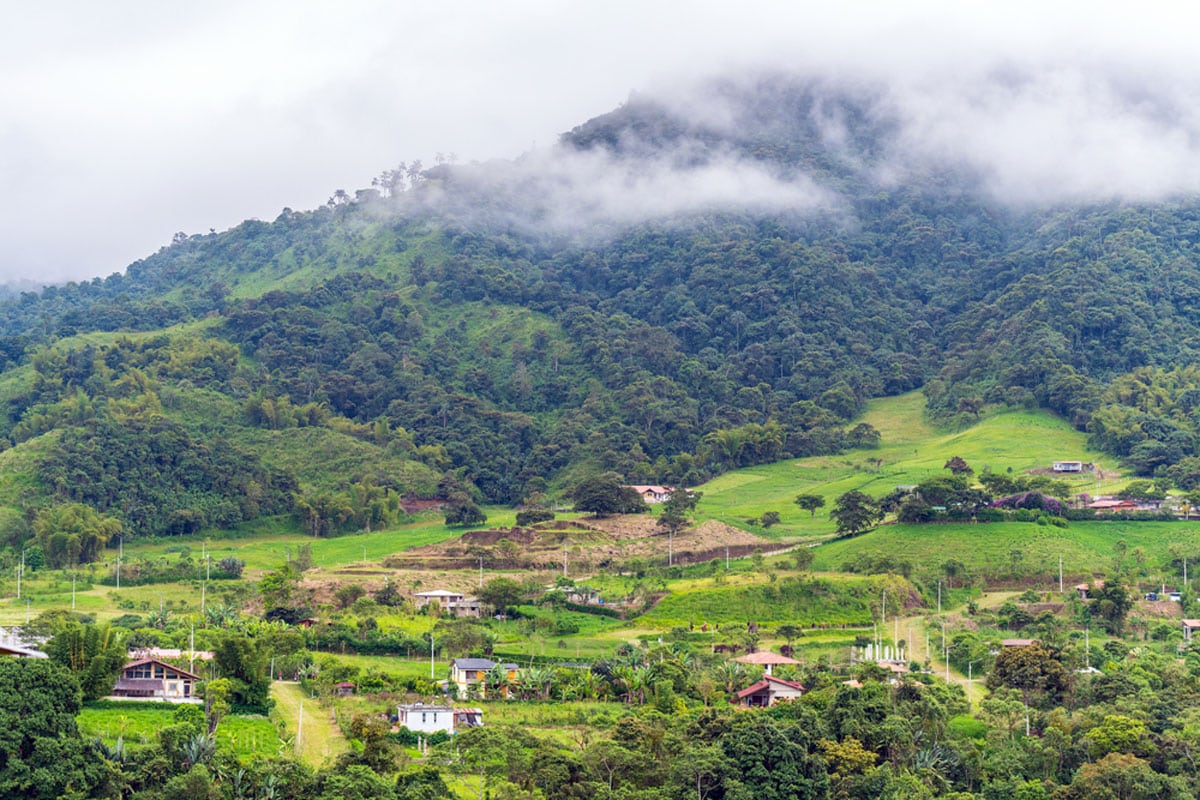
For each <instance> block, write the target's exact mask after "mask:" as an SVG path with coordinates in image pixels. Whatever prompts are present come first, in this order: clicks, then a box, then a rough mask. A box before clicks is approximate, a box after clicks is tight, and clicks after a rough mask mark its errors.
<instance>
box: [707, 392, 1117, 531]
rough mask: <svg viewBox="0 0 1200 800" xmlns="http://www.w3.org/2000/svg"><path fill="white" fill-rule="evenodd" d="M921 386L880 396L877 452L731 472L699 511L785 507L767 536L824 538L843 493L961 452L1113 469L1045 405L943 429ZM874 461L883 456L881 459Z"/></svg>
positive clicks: (727, 518)
mask: <svg viewBox="0 0 1200 800" xmlns="http://www.w3.org/2000/svg"><path fill="white" fill-rule="evenodd" d="M924 402H925V399H924V397H923V396H922V395H921V393H920V392H910V393H909V394H906V395H901V396H899V397H887V398H882V399H879V400H873V401H871V403H870V404H869V405H868V407H867V411H866V413H865V414H864V416H863V421H865V422H868V423H870V424H871V425H873V426H875V428H876V429H878V430H879V431H880V433H881V435H882V438H883V443H882V445H881V446H880V447H878V448H876V449H872V450H852V451H849V452H847V453H844V454H841V455H834V456H817V457H812V458H802V459H795V460H791V461H781V462H777V463H774V464H764V465H762V466H758V467H750V468H747V469H742V470H738V471H737V472H731V473H727V474H725V475H722V476H720V477H718V478H715V479H713V480H711V481H709V482H708V483H706V484H704V485H702V486H700V487H698V489H699V490H700V491H702V492H703V493H704V497H703V498H702V499H701V501H700V507H699V509H698V512H697V513H698V516H699V517H700V518H701V519H719V520H721V521H723V522H727V523H729V524H732V525H737V526H739V527H743V528H745V527H747V525H746V520H747V519H748V518H750V517H756V516H759V515H761V514H762V513H763V511H768V510H773V511H778V512H779V514H780V517H781V520H782V521H781V522H780V524H778V525H776V526H774V527H772V528H770V529H769V530H768V531H765V532H763V531H760V532H761V533H764V535H766V536H769V537H772V538H779V539H787V538H792V537H797V536H799V537H804V538H806V539H807V538H820V537H825V536H828V535H830V534H832V533H833V531H834V525H833V522H832V521H830V519H829V516H828V511H829V508H830V506H832V505H833V501H834V499H835V498H836V497H838V496H839V495H841V494H843V493H845V492H848V491H851V490H853V489H857V490H860V491H864V492H867V493H868V494H871V495H873V496H875V497H880V496H882V495H884V494H887V493H888V492H890V491H892V490H893V489H895V488H896V486H901V485H906V484H915V483H920V482H921V481H922V480H924V479H926V478H929V477H931V476H933V475H937V474H940V473H941V472H942V470H943V465H944V464H945V463H946V462H947V461H948V460H950V459H951V458H953V457H954V456H961V457H962V458H964V459H966V461H967V463H968V464H970V465H971V466H972V467H973V468H974V469H975V470H976V471H977V472H978V471H982V470H983V468H984V467H991V468H992V469H993V470H994V471H997V472H1001V471H1005V470H1007V469H1008V468H1009V467H1011V468H1012V470H1013V471H1014V472H1023V471H1025V470H1030V469H1036V468H1045V467H1049V466H1050V464H1051V462H1053V461H1055V460H1062V459H1069V460H1081V461H1091V462H1093V463H1096V464H1098V465H1099V466H1100V467H1101V468H1102V469H1104V470H1105V471H1106V472H1108V471H1114V472H1115V471H1116V470H1117V464H1116V462H1115V460H1114V459H1112V458H1111V457H1109V456H1106V455H1104V454H1102V453H1099V452H1096V451H1093V450H1089V449H1088V448H1087V437H1086V435H1085V434H1083V433H1081V432H1079V431H1077V430H1075V429H1074V428H1072V427H1071V426H1070V425H1068V424H1067V423H1066V422H1065V421H1063V420H1061V419H1059V418H1057V417H1054V416H1051V415H1049V414H1047V413H1045V412H1040V411H1010V412H1004V413H999V414H996V415H994V416H989V417H986V418H984V419H983V420H981V421H980V422H979V423H978V424H977V425H974V426H972V427H970V428H968V429H966V430H963V431H953V432H949V431H940V430H937V429H936V428H933V427H932V426H931V425H930V423H929V422H928V420H927V419H926V418H925V416H924ZM873 459H879V462H878V463H876V462H874V461H873ZM1075 480H1076V482H1077V485H1078V491H1088V492H1091V493H1092V494H1096V493H1097V492H1107V491H1113V490H1115V489H1117V488H1119V487H1120V486H1121V485H1123V484H1124V480H1120V481H1110V482H1106V483H1100V484H1098V483H1097V482H1096V480H1095V478H1094V477H1093V476H1090V475H1088V476H1084V477H1080V478H1077V479H1075ZM800 493H812V494H819V495H821V496H822V497H824V498H825V502H826V506H825V508H824V509H821V510H820V511H818V512H817V513H816V515H815V516H812V515H810V514H809V513H808V512H806V511H803V510H801V509H800V508H798V507H797V506H796V505H795V503H794V502H793V501H794V499H795V497H796V495H797V494H800Z"/></svg>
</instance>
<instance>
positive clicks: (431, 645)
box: [429, 631, 433, 680]
mask: <svg viewBox="0 0 1200 800" xmlns="http://www.w3.org/2000/svg"><path fill="white" fill-rule="evenodd" d="M429 680H433V631H430V632H429Z"/></svg>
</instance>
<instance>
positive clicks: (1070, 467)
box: [1053, 461, 1083, 472]
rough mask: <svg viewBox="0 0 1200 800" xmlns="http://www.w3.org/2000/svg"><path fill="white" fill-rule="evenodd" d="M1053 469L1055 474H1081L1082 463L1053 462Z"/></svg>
mask: <svg viewBox="0 0 1200 800" xmlns="http://www.w3.org/2000/svg"><path fill="white" fill-rule="evenodd" d="M1053 469H1054V471H1055V472H1083V462H1082V461H1055V462H1054V466H1053Z"/></svg>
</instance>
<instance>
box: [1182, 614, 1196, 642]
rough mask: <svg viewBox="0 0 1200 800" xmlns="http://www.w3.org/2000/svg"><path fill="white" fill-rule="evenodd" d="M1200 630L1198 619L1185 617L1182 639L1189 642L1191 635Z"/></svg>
mask: <svg viewBox="0 0 1200 800" xmlns="http://www.w3.org/2000/svg"><path fill="white" fill-rule="evenodd" d="M1197 632H1200V619H1185V620H1183V640H1184V641H1185V642H1190V641H1191V640H1192V636H1193V635H1194V634H1195V633H1197Z"/></svg>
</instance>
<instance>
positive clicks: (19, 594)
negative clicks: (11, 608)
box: [17, 550, 25, 600]
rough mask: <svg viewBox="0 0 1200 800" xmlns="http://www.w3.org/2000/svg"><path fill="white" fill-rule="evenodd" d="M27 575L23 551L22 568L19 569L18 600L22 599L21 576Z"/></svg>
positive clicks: (22, 552) (23, 552)
mask: <svg viewBox="0 0 1200 800" xmlns="http://www.w3.org/2000/svg"><path fill="white" fill-rule="evenodd" d="M24 574H25V551H24V550H22V551H21V566H19V567H17V599H18V600H20V599H21V576H22V575H24Z"/></svg>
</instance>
